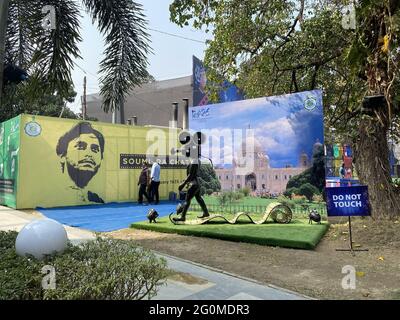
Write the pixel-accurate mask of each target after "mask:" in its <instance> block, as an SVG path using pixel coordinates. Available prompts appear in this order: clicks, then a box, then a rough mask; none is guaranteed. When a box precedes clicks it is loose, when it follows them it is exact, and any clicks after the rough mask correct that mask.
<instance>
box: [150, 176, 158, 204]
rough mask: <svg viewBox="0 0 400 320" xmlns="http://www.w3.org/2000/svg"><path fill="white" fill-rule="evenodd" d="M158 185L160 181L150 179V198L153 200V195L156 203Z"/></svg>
mask: <svg viewBox="0 0 400 320" xmlns="http://www.w3.org/2000/svg"><path fill="white" fill-rule="evenodd" d="M159 186H160V181H158V182H156V181H151V184H150V190H151V191H150V192H151V193H150V200H151V202H153V201H154V197H155V198H156V204H157V203H159V202H160V195H159V194H158V187H159Z"/></svg>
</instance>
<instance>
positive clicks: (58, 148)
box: [0, 115, 186, 209]
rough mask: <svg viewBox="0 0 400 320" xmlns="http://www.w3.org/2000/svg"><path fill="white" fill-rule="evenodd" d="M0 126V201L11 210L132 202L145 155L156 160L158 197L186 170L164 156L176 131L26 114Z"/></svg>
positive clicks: (165, 194) (173, 142)
mask: <svg viewBox="0 0 400 320" xmlns="http://www.w3.org/2000/svg"><path fill="white" fill-rule="evenodd" d="M0 128H1V129H0V130H1V137H0V156H1V163H0V169H1V172H0V173H1V176H0V183H1V188H0V203H1V204H3V205H6V206H9V207H12V208H17V209H23V208H36V207H58V206H75V205H86V204H96V203H97V204H98V203H108V202H126V201H137V197H138V186H137V182H138V177H139V174H140V171H141V167H142V164H143V161H145V160H146V158H147V159H148V160H150V161H156V159H157V161H159V162H160V163H161V168H162V170H161V184H160V198H161V199H167V198H168V195H169V192H171V191H175V192H176V191H177V189H178V185H179V183H180V182H181V181H182V180H183V179H184V177H185V174H186V169H185V168H186V164H185V163H183V162H177V161H176V160H175V157H172V156H170V155H169V150H171V148H174V147H176V146H177V144H178V142H177V133H178V132H177V131H176V130H177V129H165V128H157V127H132V126H127V125H111V124H106V123H99V122H84V121H77V120H69V119H59V118H51V117H41V116H30V115H20V116H18V117H16V118H14V119H11V120H9V121H6V122H4V123H2V124H1V127H0ZM156 141H158V142H159V144H154V143H155V142H156ZM160 146H161V147H160ZM149 152H150V153H151V154H154V155H156V157H151V158H149V157H146V154H148V153H149Z"/></svg>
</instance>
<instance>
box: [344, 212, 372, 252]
mask: <svg viewBox="0 0 400 320" xmlns="http://www.w3.org/2000/svg"><path fill="white" fill-rule="evenodd" d="M349 235H350V249H336V251H351V254H352V255H353V256H355V253H354V252H355V251H368V249H353V236H352V234H351V217H350V216H349Z"/></svg>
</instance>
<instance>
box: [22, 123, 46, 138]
mask: <svg viewBox="0 0 400 320" xmlns="http://www.w3.org/2000/svg"><path fill="white" fill-rule="evenodd" d="M41 132H42V127H41V126H40V124H39V123H37V122H35V121H31V122H28V123H27V124H26V125H25V133H26V134H27V135H28V136H31V137H37V136H38V135H40V133H41Z"/></svg>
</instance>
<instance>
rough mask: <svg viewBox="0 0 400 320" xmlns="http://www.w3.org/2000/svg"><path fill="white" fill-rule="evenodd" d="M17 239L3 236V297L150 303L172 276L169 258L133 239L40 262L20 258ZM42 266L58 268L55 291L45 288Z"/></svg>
mask: <svg viewBox="0 0 400 320" xmlns="http://www.w3.org/2000/svg"><path fill="white" fill-rule="evenodd" d="M16 237H17V233H16V232H3V231H1V232H0V299H6V300H10V299H62V300H64V299H77V300H82V299H102V300H104V299H107V300H111V299H112V300H138V299H144V298H146V299H147V298H151V297H153V296H154V295H155V294H156V292H157V286H159V285H161V284H162V283H163V281H164V279H165V278H166V276H167V275H168V272H167V269H166V262H165V260H163V259H159V258H157V257H156V256H155V255H154V254H153V253H151V252H150V251H149V250H146V249H143V248H141V247H138V246H137V245H135V244H134V243H133V242H132V241H124V240H115V239H108V238H97V239H96V240H93V241H89V242H87V243H84V244H82V245H80V246H72V245H69V246H68V248H67V249H66V251H65V252H64V253H63V254H61V255H53V256H48V257H47V258H46V259H45V260H43V261H38V260H36V259H34V258H29V259H28V258H24V257H20V256H18V255H17V254H16V252H15V247H14V243H15V239H16ZM44 265H51V266H53V267H54V268H55V271H56V274H55V276H56V289H54V290H51V289H49V290H43V289H42V286H41V282H42V279H43V276H44V275H43V274H42V273H41V269H42V267H43V266H44Z"/></svg>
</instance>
